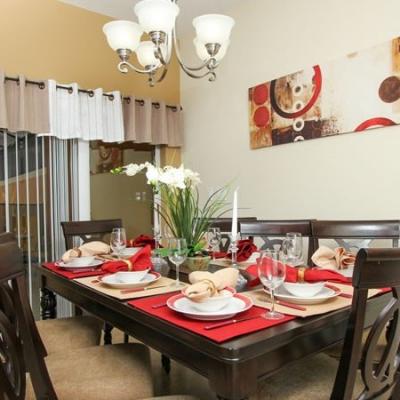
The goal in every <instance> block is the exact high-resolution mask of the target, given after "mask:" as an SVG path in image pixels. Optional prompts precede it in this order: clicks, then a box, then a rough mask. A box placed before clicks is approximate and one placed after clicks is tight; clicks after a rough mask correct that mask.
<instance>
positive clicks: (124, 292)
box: [120, 285, 170, 294]
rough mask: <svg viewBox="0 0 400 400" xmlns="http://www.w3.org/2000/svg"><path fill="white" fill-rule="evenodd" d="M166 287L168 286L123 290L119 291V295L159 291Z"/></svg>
mask: <svg viewBox="0 0 400 400" xmlns="http://www.w3.org/2000/svg"><path fill="white" fill-rule="evenodd" d="M167 286H170V285H159V286H146V287H144V288H136V289H123V290H121V291H120V293H121V294H126V293H134V292H141V291H144V290H151V289H159V288H163V287H167Z"/></svg>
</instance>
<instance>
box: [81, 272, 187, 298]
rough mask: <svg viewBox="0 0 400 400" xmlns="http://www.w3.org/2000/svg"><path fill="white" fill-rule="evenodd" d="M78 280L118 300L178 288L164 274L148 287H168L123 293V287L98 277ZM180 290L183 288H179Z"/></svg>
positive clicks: (170, 291) (171, 290) (157, 293)
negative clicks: (119, 287)
mask: <svg viewBox="0 0 400 400" xmlns="http://www.w3.org/2000/svg"><path fill="white" fill-rule="evenodd" d="M75 280H76V282H79V283H81V284H82V285H85V286H87V287H90V288H91V289H95V290H97V291H98V292H101V293H104V294H106V295H107V296H111V297H114V298H115V299H118V300H129V299H138V298H140V297H149V296H155V295H159V294H163V293H172V292H176V291H177V289H176V287H173V286H171V285H172V284H173V283H174V282H175V280H173V279H170V278H166V277H164V276H162V277H161V278H160V279H158V280H157V281H156V282H154V283H152V284H151V285H149V286H148V287H151V286H162V285H166V287H162V288H161V287H160V288H156V289H148V290H147V289H146V290H141V291H138V292H131V293H121V289H114V288H111V287H108V286H105V285H103V284H101V283H100V282H99V281H97V279H96V277H93V276H92V277H87V278H79V279H75ZM178 290H179V291H180V290H182V288H179V289H178Z"/></svg>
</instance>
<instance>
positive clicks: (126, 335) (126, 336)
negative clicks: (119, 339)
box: [124, 333, 129, 343]
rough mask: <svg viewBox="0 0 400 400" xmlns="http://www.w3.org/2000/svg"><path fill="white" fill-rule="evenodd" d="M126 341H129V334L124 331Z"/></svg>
mask: <svg viewBox="0 0 400 400" xmlns="http://www.w3.org/2000/svg"><path fill="white" fill-rule="evenodd" d="M124 343H129V335H128V334H127V333H124Z"/></svg>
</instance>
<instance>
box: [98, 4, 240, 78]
mask: <svg viewBox="0 0 400 400" xmlns="http://www.w3.org/2000/svg"><path fill="white" fill-rule="evenodd" d="M176 3H177V0H142V1H139V2H138V3H137V4H136V5H135V7H134V11H135V14H136V15H137V17H138V21H139V23H136V22H132V21H122V20H121V21H112V22H109V23H107V24H105V25H104V27H103V32H104V34H105V35H106V38H107V42H108V44H109V45H110V47H111V48H112V49H113V50H114V51H116V52H117V54H118V56H119V58H120V60H121V61H120V62H119V64H118V69H119V71H121V72H122V73H128V71H129V69H131V70H133V71H136V72H138V73H139V74H147V75H148V82H149V84H150V86H154V85H155V84H156V83H158V82H161V81H162V80H163V79H164V78H165V76H166V74H167V72H168V65H169V63H170V61H171V56H172V49H173V48H174V49H175V54H176V57H177V59H178V62H179V65H180V66H181V68H182V70H183V71H184V72H185V73H186V74H187V75H189V76H190V77H192V78H204V77H208V78H209V81H210V82H212V81H214V80H215V79H216V73H215V70H216V68H217V67H218V65H219V63H220V61H221V60H222V59H223V58H224V56H225V54H226V51H227V48H228V46H229V37H230V34H231V31H232V28H233V25H234V24H235V21H234V20H233V18H231V17H228V16H226V15H221V14H207V15H201V16H199V17H196V18H194V19H193V26H194V28H195V31H196V38H195V39H194V41H193V43H194V47H195V50H196V54H197V56H198V57H199V58H200V60H201V64H200V65H198V66H195V67H189V66H187V65H186V64H184V63H183V61H182V57H181V54H180V52H179V47H178V43H177V42H178V40H177V37H176V28H175V20H176V17H177V16H178V14H179V7H178V5H177V4H176ZM143 33H146V34H148V37H149V38H150V40H143V41H141V38H142V35H143ZM132 53H136V57H137V61H138V63H139V64H140V65H141V67H137V66H135V65H133V64H132V63H131V62H129V59H130V57H131V55H132Z"/></svg>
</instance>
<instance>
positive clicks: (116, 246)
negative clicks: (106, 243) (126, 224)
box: [110, 228, 126, 258]
mask: <svg viewBox="0 0 400 400" xmlns="http://www.w3.org/2000/svg"><path fill="white" fill-rule="evenodd" d="M110 246H111V248H112V250H113V252H114V253H115V254H116V255H117V256H118V258H121V253H122V252H123V250H124V249H125V248H126V232H125V229H124V228H114V229H113V230H112V232H111V237H110Z"/></svg>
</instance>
